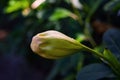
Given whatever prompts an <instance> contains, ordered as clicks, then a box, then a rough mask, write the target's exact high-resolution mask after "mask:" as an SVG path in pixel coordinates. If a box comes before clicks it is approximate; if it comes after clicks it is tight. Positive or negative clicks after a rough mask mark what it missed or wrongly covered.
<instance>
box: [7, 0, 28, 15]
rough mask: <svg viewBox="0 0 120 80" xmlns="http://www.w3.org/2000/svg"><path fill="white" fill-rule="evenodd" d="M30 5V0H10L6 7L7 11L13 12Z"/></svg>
mask: <svg viewBox="0 0 120 80" xmlns="http://www.w3.org/2000/svg"><path fill="white" fill-rule="evenodd" d="M28 6H29V3H28V1H26V0H18V1H17V0H10V1H9V5H8V7H6V9H5V12H6V13H11V12H14V11H17V10H20V9H24V8H27V7H28Z"/></svg>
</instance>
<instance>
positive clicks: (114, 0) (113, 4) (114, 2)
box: [104, 0, 120, 11]
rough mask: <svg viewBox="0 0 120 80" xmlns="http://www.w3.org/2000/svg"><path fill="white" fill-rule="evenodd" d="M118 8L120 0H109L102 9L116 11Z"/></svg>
mask: <svg viewBox="0 0 120 80" xmlns="http://www.w3.org/2000/svg"><path fill="white" fill-rule="evenodd" d="M119 9H120V1H119V0H111V1H110V2H108V3H107V4H106V5H105V6H104V10H106V11H117V10H119Z"/></svg>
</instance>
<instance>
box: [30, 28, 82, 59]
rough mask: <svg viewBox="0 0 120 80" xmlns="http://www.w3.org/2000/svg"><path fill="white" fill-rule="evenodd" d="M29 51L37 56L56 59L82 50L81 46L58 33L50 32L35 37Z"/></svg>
mask: <svg viewBox="0 0 120 80" xmlns="http://www.w3.org/2000/svg"><path fill="white" fill-rule="evenodd" d="M31 49H32V51H33V52H35V53H37V54H38V55H40V56H42V57H44V58H49V59H58V58H61V57H64V56H68V55H70V54H73V53H75V52H78V51H79V50H81V49H83V46H82V44H80V43H79V42H78V41H76V40H74V39H73V38H70V37H68V36H66V35H64V34H62V33H60V32H58V31H54V30H50V31H46V32H42V33H39V34H37V35H35V36H34V37H33V39H32V42H31Z"/></svg>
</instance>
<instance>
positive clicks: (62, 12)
mask: <svg viewBox="0 0 120 80" xmlns="http://www.w3.org/2000/svg"><path fill="white" fill-rule="evenodd" d="M70 14H71V12H70V11H69V10H67V9H64V8H56V9H55V11H54V12H53V14H52V15H51V16H50V17H49V20H50V21H57V20H59V19H62V18H66V17H69V16H70Z"/></svg>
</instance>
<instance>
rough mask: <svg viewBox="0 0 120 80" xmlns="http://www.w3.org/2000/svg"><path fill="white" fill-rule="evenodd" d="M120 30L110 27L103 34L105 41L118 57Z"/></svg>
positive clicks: (119, 56) (107, 46) (119, 52)
mask: <svg viewBox="0 0 120 80" xmlns="http://www.w3.org/2000/svg"><path fill="white" fill-rule="evenodd" d="M119 36H120V30H118V29H114V28H112V29H109V30H107V31H106V32H105V33H104V35H103V43H104V44H105V46H106V48H108V49H109V50H110V51H111V52H112V53H113V54H114V55H115V56H116V57H117V58H120V37H119Z"/></svg>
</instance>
